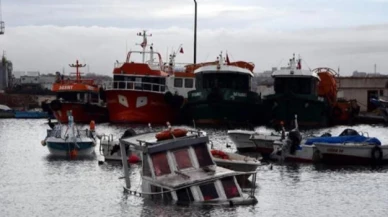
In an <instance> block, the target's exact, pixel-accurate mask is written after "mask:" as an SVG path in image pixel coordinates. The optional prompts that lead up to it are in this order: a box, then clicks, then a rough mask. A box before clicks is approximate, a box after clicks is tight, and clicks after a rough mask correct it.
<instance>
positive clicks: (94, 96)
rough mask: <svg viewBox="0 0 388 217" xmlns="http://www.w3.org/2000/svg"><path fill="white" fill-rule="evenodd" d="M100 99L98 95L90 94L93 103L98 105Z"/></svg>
mask: <svg viewBox="0 0 388 217" xmlns="http://www.w3.org/2000/svg"><path fill="white" fill-rule="evenodd" d="M98 100H99V97H98V94H97V93H91V94H90V101H91V102H93V103H98Z"/></svg>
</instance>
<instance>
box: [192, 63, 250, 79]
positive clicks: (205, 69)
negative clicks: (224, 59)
mask: <svg viewBox="0 0 388 217" xmlns="http://www.w3.org/2000/svg"><path fill="white" fill-rule="evenodd" d="M197 73H241V74H247V75H250V76H252V77H253V73H252V72H251V71H249V69H246V68H241V67H238V66H232V65H206V66H202V67H199V68H198V69H196V70H195V71H194V74H197Z"/></svg>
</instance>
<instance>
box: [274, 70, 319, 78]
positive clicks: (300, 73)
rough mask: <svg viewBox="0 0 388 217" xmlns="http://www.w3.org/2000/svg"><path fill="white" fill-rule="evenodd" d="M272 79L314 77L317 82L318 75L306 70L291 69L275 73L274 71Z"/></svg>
mask: <svg viewBox="0 0 388 217" xmlns="http://www.w3.org/2000/svg"><path fill="white" fill-rule="evenodd" d="M272 77H274V78H277V77H285V78H286V77H288V78H293V77H314V78H316V79H318V80H320V78H319V76H318V74H317V73H316V72H314V71H311V70H307V69H292V68H286V69H280V70H277V71H274V72H273V73H272Z"/></svg>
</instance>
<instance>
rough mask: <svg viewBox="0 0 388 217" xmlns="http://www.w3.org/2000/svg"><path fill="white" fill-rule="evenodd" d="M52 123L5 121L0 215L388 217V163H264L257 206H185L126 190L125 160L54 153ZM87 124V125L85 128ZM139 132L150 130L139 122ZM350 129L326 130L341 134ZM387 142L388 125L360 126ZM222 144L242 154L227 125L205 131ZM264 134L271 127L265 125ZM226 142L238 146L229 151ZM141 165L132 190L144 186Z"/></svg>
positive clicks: (111, 130)
mask: <svg viewBox="0 0 388 217" xmlns="http://www.w3.org/2000/svg"><path fill="white" fill-rule="evenodd" d="M46 122H47V120H15V119H3V120H0V216H1V217H8V216H11V217H17V216H40V217H43V216H50V217H51V216H57V217H59V216H93V217H98V216H166V217H167V216H222V217H227V216H244V217H247V216H385V215H386V214H387V213H388V205H387V204H388V187H387V181H388V166H387V167H381V168H371V167H360V166H357V167H356V166H335V167H333V166H330V167H327V166H323V165H312V164H299V163H298V164H283V165H282V164H273V166H269V165H263V166H261V167H260V168H259V172H258V177H257V185H258V188H257V189H256V197H257V199H258V203H257V204H256V205H254V206H237V207H226V208H225V207H211V208H201V207H182V206H174V205H168V206H167V205H165V204H160V203H158V202H153V201H149V200H144V199H142V198H140V197H136V196H133V195H127V194H125V193H124V192H123V186H124V180H123V179H120V177H122V176H123V171H122V167H121V165H120V164H111V163H104V164H102V165H99V164H98V160H100V159H103V158H102V157H101V156H100V155H99V151H98V147H96V155H95V156H93V157H90V158H84V159H77V160H68V159H58V158H52V157H50V156H49V152H48V150H47V147H43V146H42V145H41V140H43V139H44V137H45V136H46V129H48V125H47V124H46ZM84 127H87V126H84ZM128 127H130V126H128V125H111V124H100V125H97V126H96V130H97V132H99V133H104V134H113V135H114V136H115V138H118V137H120V136H121V134H122V133H123V132H124V131H125V130H126V129H127V128H128ZM132 127H134V129H135V131H137V132H140V131H144V130H147V127H144V126H143V127H142V126H132ZM343 129H344V127H335V128H332V129H323V130H319V131H318V132H314V133H322V132H325V131H327V130H330V131H331V133H332V134H333V135H338V134H339V133H340V132H341V131H342V130H343ZM354 129H356V130H358V131H362V132H368V133H369V136H374V137H378V138H379V139H380V140H381V141H382V143H385V144H387V143H388V135H387V133H386V132H387V128H385V127H382V126H368V125H361V126H355V127H354ZM204 130H206V131H207V133H208V134H209V136H210V139H211V140H212V141H213V143H214V146H215V147H216V148H220V149H223V150H225V151H235V147H234V145H233V144H232V142H231V141H230V140H229V138H228V136H227V133H226V130H216V129H210V128H207V129H204ZM257 130H259V131H266V130H268V129H265V128H263V127H259V128H257ZM226 144H229V145H231V148H226ZM140 180H141V179H140V175H139V168H138V166H137V165H132V166H131V184H132V189H134V190H136V189H137V190H138V191H141V188H140Z"/></svg>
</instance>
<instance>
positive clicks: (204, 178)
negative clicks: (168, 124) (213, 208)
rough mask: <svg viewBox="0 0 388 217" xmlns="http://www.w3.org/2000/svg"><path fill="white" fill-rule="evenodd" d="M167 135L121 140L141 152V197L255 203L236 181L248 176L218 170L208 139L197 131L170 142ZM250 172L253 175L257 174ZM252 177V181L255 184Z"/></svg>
mask: <svg viewBox="0 0 388 217" xmlns="http://www.w3.org/2000/svg"><path fill="white" fill-rule="evenodd" d="M183 131H184V130H183ZM166 132H175V131H174V130H167V131H164V132H160V133H159V132H152V133H145V134H141V135H136V136H133V137H129V138H125V139H121V140H120V142H121V143H122V144H127V145H130V146H134V147H137V148H138V149H139V150H141V152H142V173H141V174H142V192H141V193H140V194H141V195H142V196H144V197H147V198H149V197H151V196H153V197H156V196H158V195H159V196H160V197H163V198H164V199H166V200H169V201H172V202H175V203H177V204H196V205H227V206H233V205H250V204H255V203H257V199H256V198H255V197H254V195H253V191H251V192H250V194H247V193H244V192H243V191H242V187H243V186H240V185H239V183H238V182H237V179H236V176H238V175H245V174H248V173H244V172H235V171H232V170H229V169H226V168H223V167H218V166H217V165H216V164H215V163H214V161H213V159H212V157H211V154H210V150H209V148H208V146H207V143H208V142H209V138H208V137H207V136H205V135H202V134H201V132H198V131H186V132H187V133H186V135H184V134H181V133H178V132H176V133H174V136H173V138H171V139H170V137H169V136H168V134H167V133H166ZM178 135H179V136H178ZM157 138H159V139H157ZM124 168H125V166H124ZM124 171H126V169H124ZM251 173H254V174H256V171H255V172H251ZM255 177H256V176H255V175H254V176H253V178H252V179H253V181H254V182H255V181H256V179H255ZM127 180H128V177H126V181H127ZM127 182H129V180H128V181H127ZM127 186H128V184H127ZM125 189H126V190H127V191H129V192H132V191H131V190H130V189H129V188H125Z"/></svg>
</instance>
